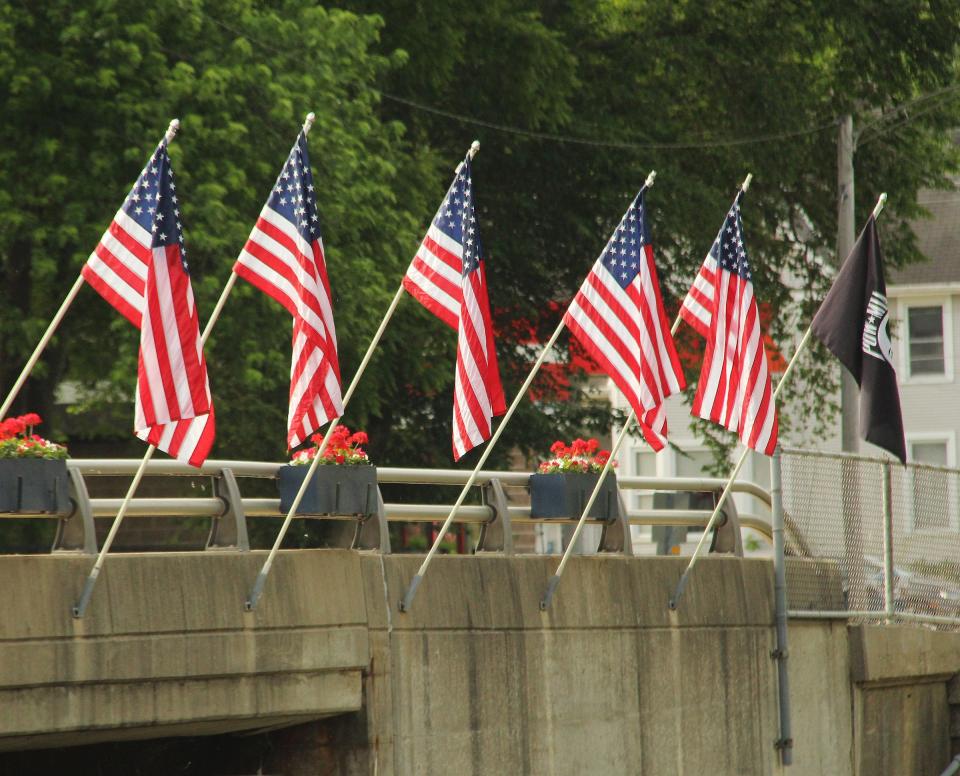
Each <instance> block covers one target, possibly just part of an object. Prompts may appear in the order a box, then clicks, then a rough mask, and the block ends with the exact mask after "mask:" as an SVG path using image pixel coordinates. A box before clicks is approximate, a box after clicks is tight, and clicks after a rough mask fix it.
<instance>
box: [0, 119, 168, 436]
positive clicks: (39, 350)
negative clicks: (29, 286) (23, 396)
mask: <svg viewBox="0 0 960 776" xmlns="http://www.w3.org/2000/svg"><path fill="white" fill-rule="evenodd" d="M179 128H180V122H179V121H178V120H177V119H174V120H173V121H171V122H170V124H169V126H168V127H167V131H166V134H165V135H164V137H165V138H166V141H167V143H168V144H169V143H170V141H171V140H173V137H174V135H176V134H177V130H178V129H179ZM82 287H83V275H78V276H77V279H76V280H75V281H74V282H73V286H72V287H71V289H70V290H69V291H68V292H67V295H66V296H65V297H64V299H63V301H62V302H61V303H60V308H59V309H58V310H57V312H56V313H55V314H54V316H53V318H52V319H51V320H50V323H49V325H48V326H47V330H46V331H45V332H44V333H43V336H42V337H41V338H40V341H39V342H38V343H37V347H36V348H34V350H33V353H32V354H31V356H30V358H29V359H28V360H27V363H26V364H25V365H24V367H23V371H21V372H20V376H19V377H18V378H17V381H16V382H15V383H14V384H13V387H12V388H11V389H10V392H9V393H8V394H7V398H6V399H4V400H3V405H0V420H2V419H3V418H5V417H6V415H7V412H8V411H9V410H10V405H11V404H13V401H14V399H16V398H17V394H18V393H20V389H21V388H22V387H23V384H24V383H25V382H26V381H27V378H28V377H29V376H30V373H31V372H33V368H34V367H35V366H36V365H37V361H39V360H40V356H41V355H42V354H43V351H44V350H45V349H46V347H47V345H48V344H49V343H50V340H51V339H53V335H54V334H55V333H56V331H57V328H58V327H59V326H60V322H61V321H62V320H63V316H64V315H66V314H67V310H68V309H69V307H70V305H71V304H73V300H74V299H76V297H77V294H79V293H80V289H81V288H82Z"/></svg>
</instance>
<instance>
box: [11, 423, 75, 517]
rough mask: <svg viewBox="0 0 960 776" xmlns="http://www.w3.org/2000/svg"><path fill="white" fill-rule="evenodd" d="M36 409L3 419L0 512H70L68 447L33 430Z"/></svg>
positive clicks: (35, 424) (37, 424)
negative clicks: (66, 460)
mask: <svg viewBox="0 0 960 776" xmlns="http://www.w3.org/2000/svg"><path fill="white" fill-rule="evenodd" d="M42 422H43V421H42V420H41V418H40V416H39V415H37V414H36V413H34V412H30V413H27V414H26V415H21V416H19V417H16V418H7V419H6V420H4V421H2V422H0V512H15V513H23V514H47V513H53V514H67V513H68V512H69V511H70V499H69V497H68V494H67V465H66V462H65V459H66V457H67V448H66V447H64V446H63V445H58V444H56V443H55V442H51V441H49V440H48V439H44V438H43V437H41V436H38V435H37V434H34V433H33V429H34V427H35V426H39V425H40V424H41V423H42Z"/></svg>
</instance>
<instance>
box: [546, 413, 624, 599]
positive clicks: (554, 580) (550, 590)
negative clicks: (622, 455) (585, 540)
mask: <svg viewBox="0 0 960 776" xmlns="http://www.w3.org/2000/svg"><path fill="white" fill-rule="evenodd" d="M636 417H637V413H636V412H634V410H632V409H631V410H630V414H629V415H628V416H627V420H626V422H625V423H624V424H623V428H622V429H620V433H619V434H618V435H617V439H616V441H615V442H614V444H613V449H612V450H611V451H610V457H609V458H608V459H607V462H606V463H605V464H604V465H603V469H602V471H601V472H600V477H599V479H598V480H597V484H596V485H594V487H593V492H592V493H591V494H590V498H589V499H587V505H586V506H585V507H584V508H583V514H581V515H580V520H578V521H577V527H576V528H575V529H574V531H573V536H571V537H570V541H569V542H568V543H567V549H566V550H564V552H563V557H562V558H561V559H560V565H559V566H557V570H556V571H555V572H554V574H553V576H552V577H550V582H549V584H548V585H547V590H546V592H545V593H544V594H543V598H541V599H540V610H541V611H543V610H545V609H546V608H547V607H548V606H550V602H551V601H552V600H553V594H554V593H555V592H556V590H557V585H559V584H560V577H561V576H562V575H563V570H564V569H565V568H566V566H567V561H568V560H570V556H571V555H572V554H573V548H574V547H575V546H576V544H577V539H578V538H579V537H580V532H581V531H582V530H583V526H584V523H586V521H587V515H588V514H590V510H591V509H593V502H594V501H596V500H597V496H598V495H599V493H600V488H601V486H602V485H603V481H604V480H605V479H606V477H607V472H608V471H610V469H611V467H612V466H613V461H614V460H615V459H616V457H617V453H618V452H620V445H622V444H623V440H624V439H626V438H627V432H628V431H629V430H630V424H631V423H633V421H634V419H636Z"/></svg>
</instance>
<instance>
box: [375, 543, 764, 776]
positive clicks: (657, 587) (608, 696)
mask: <svg viewBox="0 0 960 776" xmlns="http://www.w3.org/2000/svg"><path fill="white" fill-rule="evenodd" d="M383 560H384V561H385V562H384V566H383V568H384V571H385V582H386V585H385V587H384V584H383V582H382V581H376V578H377V576H378V575H377V574H375V573H373V572H374V569H373V568H371V572H370V573H365V574H364V579H365V581H366V582H367V588H366V593H367V602H368V610H369V612H370V621H371V648H372V650H373V658H374V665H377V664H378V663H379V664H380V665H382V666H384V674H385V675H386V677H387V681H386V685H387V686H386V687H384V686H383V684H384V682H383V681H382V680H381V681H379V682H378V681H377V679H376V678H375V679H374V682H373V685H374V686H373V687H372V688H369V689H370V692H371V693H373V694H378V696H379V698H381V699H382V700H380V701H378V702H372V703H369V704H368V705H367V710H366V713H367V725H368V735H369V736H370V738H371V739H375V740H377V742H378V745H377V747H376V748H375V749H371V750H370V752H371V757H374V758H376V761H375V762H372V763H369V762H368V763H366V768H364V769H363V770H361V771H359V772H362V773H373V772H376V773H398V774H431V773H457V774H486V773H529V774H583V773H631V772H632V773H650V774H664V775H667V774H681V773H699V772H709V773H716V774H720V773H730V774H769V773H772V772H773V763H774V757H773V754H774V749H773V742H774V739H775V738H776V737H777V726H776V695H775V684H774V672H773V664H772V661H771V660H770V658H769V653H770V650H771V649H772V646H773V642H772V638H773V636H772V630H771V628H770V623H771V622H772V616H773V614H772V607H773V605H772V590H771V586H770V584H769V579H768V577H769V565H768V564H766V563H762V562H737V563H727V562H724V561H722V560H721V561H715V560H714V559H708V560H705V561H703V562H702V563H701V564H700V565H699V566H698V569H697V578H696V584H691V585H690V588H689V590H688V593H687V596H686V597H685V599H684V601H683V605H682V606H681V608H680V610H679V611H678V612H675V613H672V612H670V611H669V609H668V608H667V606H666V603H667V600H668V599H669V597H670V594H671V593H672V592H673V589H674V587H675V585H676V583H677V580H678V579H679V575H680V573H681V571H682V568H683V562H682V561H678V560H677V559H672V558H655V559H645V561H644V562H637V561H636V560H635V559H629V558H615V557H600V558H598V557H578V558H575V559H574V560H573V561H572V562H571V563H570V565H569V566H568V567H567V570H566V573H565V574H564V579H563V583H562V585H561V587H560V589H559V591H558V594H557V596H556V598H555V600H554V602H553V605H552V606H551V608H550V610H549V611H547V612H545V613H544V612H541V611H540V609H539V601H540V596H541V594H542V592H543V590H544V588H545V586H546V584H547V582H548V580H549V578H550V576H551V574H552V573H553V571H554V570H555V567H556V559H555V558H543V557H526V558H523V559H522V561H521V562H518V561H517V560H510V559H506V558H498V557H489V558H462V557H439V558H437V559H435V561H434V565H433V566H432V567H431V570H430V575H429V576H428V577H426V578H425V580H424V583H423V585H422V587H421V589H420V591H419V593H418V596H417V599H416V602H415V604H414V607H413V611H412V612H411V613H409V614H399V613H398V612H397V609H396V602H397V601H398V600H399V599H400V598H401V596H402V595H403V591H404V589H405V587H406V585H407V584H408V583H409V580H410V578H411V577H412V576H413V574H414V572H415V571H416V568H417V565H418V563H419V559H416V558H401V557H393V558H385V559H383ZM380 563H381V559H380V558H379V557H375V558H366V559H364V564H365V567H372V566H374V565H379V564H380ZM377 673H379V672H377ZM381 676H383V674H381ZM771 689H773V691H772V692H771ZM388 694H389V702H386V701H387V697H386V696H387V695H388ZM368 697H369V696H368Z"/></svg>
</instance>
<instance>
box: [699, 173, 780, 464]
mask: <svg viewBox="0 0 960 776" xmlns="http://www.w3.org/2000/svg"><path fill="white" fill-rule="evenodd" d="M742 196H743V191H741V192H740V193H739V194H737V198H736V200H734V203H733V207H732V208H730V212H729V213H727V217H726V220H724V222H723V226H722V227H721V229H720V233H719V234H718V235H717V239H716V240H714V243H713V246H712V247H711V248H710V253H708V254H707V257H706V259H704V262H703V266H702V267H701V268H700V272H699V274H698V275H697V278H696V280H695V281H694V282H693V287H692V288H691V289H690V292H689V293H688V294H687V297H686V299H685V300H684V302H683V306H682V307H681V308H680V315H681V316H682V317H683V319H684V320H685V321H686V322H687V323H689V324H690V325H691V326H693V328H694V329H696V330H697V332H698V333H699V334H700V335H701V336H702V337H703V338H704V339H706V341H707V347H706V352H705V353H704V357H703V367H702V370H701V373H700V381H699V383H698V384H697V392H696V394H695V396H694V400H693V414H695V415H698V416H699V417H701V418H705V419H707V420H712V421H713V422H714V423H719V424H720V425H721V426H724V427H725V428H728V429H730V430H731V431H736V432H737V434H739V436H740V439H741V441H742V442H743V443H744V444H745V445H747V446H748V447H750V448H751V449H753V450H757V451H759V452H762V453H765V454H766V455H772V454H773V450H774V448H775V447H776V446H777V427H778V424H777V408H776V406H775V405H774V402H773V397H772V394H771V391H770V374H769V366H768V364H767V355H766V351H765V350H764V348H763V337H762V333H761V331H760V315H759V312H758V311H757V302H756V299H755V298H754V296H753V282H752V276H751V274H750V264H749V262H748V261H747V249H746V246H745V245H744V243H743V222H742V220H741V218H740V199H741V197H742Z"/></svg>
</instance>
